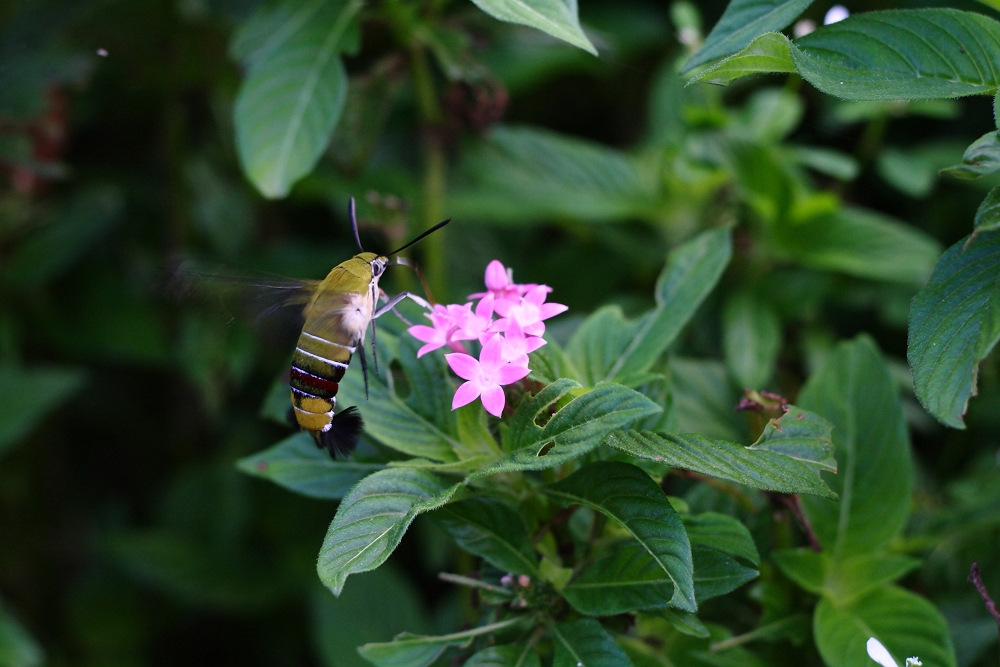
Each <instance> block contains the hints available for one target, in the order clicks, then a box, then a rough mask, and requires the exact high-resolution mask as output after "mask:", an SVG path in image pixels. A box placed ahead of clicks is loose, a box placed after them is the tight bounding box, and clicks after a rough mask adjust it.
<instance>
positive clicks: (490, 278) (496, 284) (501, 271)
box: [485, 259, 508, 291]
mask: <svg viewBox="0 0 1000 667" xmlns="http://www.w3.org/2000/svg"><path fill="white" fill-rule="evenodd" d="M485 282H486V289H488V290H490V291H493V290H502V289H503V288H505V287H507V284H508V280H507V269H505V268H504V265H503V264H501V263H500V260H497V259H494V260H493V261H492V262H490V263H489V264H487V265H486V278H485Z"/></svg>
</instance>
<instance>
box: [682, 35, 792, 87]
mask: <svg viewBox="0 0 1000 667" xmlns="http://www.w3.org/2000/svg"><path fill="white" fill-rule="evenodd" d="M794 71H795V65H794V64H793V63H792V52H791V42H789V41H788V38H787V37H785V36H784V35H782V34H781V33H780V32H765V33H764V34H763V35H760V36H759V37H757V38H756V39H754V40H753V41H752V42H750V44H748V45H747V46H746V48H744V49H743V50H742V51H740V52H739V53H735V54H733V55H731V56H729V57H728V58H726V59H725V60H723V61H721V62H719V63H717V64H716V65H714V66H712V67H711V68H709V69H707V70H705V71H704V72H703V73H702V74H701V75H700V76H698V77H697V78H695V79H694V80H693V81H704V82H705V83H714V84H722V85H726V84H729V83H732V82H733V81H735V80H736V79H739V78H742V77H744V76H751V75H753V74H776V73H784V72H794Z"/></svg>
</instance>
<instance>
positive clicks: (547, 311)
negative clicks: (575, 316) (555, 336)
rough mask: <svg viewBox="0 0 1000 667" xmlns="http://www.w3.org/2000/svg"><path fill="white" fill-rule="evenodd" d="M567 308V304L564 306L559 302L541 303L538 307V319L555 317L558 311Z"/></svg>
mask: <svg viewBox="0 0 1000 667" xmlns="http://www.w3.org/2000/svg"><path fill="white" fill-rule="evenodd" d="M567 310H569V306H564V305H562V304H561V303H543V304H542V305H541V306H540V307H539V309H538V311H539V313H540V319H543V320H547V319H549V318H550V317H555V316H556V315H558V314H559V313H565V312H566V311H567Z"/></svg>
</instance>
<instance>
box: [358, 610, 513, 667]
mask: <svg viewBox="0 0 1000 667" xmlns="http://www.w3.org/2000/svg"><path fill="white" fill-rule="evenodd" d="M522 620H523V619H522V618H512V619H509V620H506V621H500V622H499V623H491V624H489V625H483V626H480V627H478V628H473V629H471V630H466V631H464V632H455V633H453V634H450V635H439V636H427V635H414V634H410V633H409V632H403V633H401V634H399V635H397V636H396V638H395V639H393V640H392V641H391V642H381V643H377V644H365V645H363V646H359V647H358V653H360V654H361V657H362V658H364V659H365V660H367V661H368V662H370V663H372V664H373V665H375V666H376V667H427V665H430V664H431V663H433V662H434V661H435V660H437V659H438V658H439V657H440V656H441V654H442V653H444V651H445V649H446V648H448V647H449V646H468V645H469V643H470V642H472V640H473V639H475V638H476V637H479V636H481V635H488V634H490V633H493V632H500V631H502V630H506V629H508V628H510V627H512V626H514V625H517V624H518V623H520V622H521V621H522Z"/></svg>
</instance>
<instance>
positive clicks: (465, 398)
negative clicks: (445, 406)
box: [451, 382, 479, 410]
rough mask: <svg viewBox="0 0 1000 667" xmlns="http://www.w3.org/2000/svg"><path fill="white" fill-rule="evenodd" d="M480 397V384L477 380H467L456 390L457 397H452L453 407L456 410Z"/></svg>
mask: <svg viewBox="0 0 1000 667" xmlns="http://www.w3.org/2000/svg"><path fill="white" fill-rule="evenodd" d="M477 398H479V385H477V384H476V383H475V382H465V383H463V384H462V385H461V386H460V387H459V388H458V391H456V392H455V397H454V398H453V399H451V409H452V410H455V409H457V408H460V407H462V406H463V405H468V404H469V403H472V402H473V401H474V400H476V399H477Z"/></svg>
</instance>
